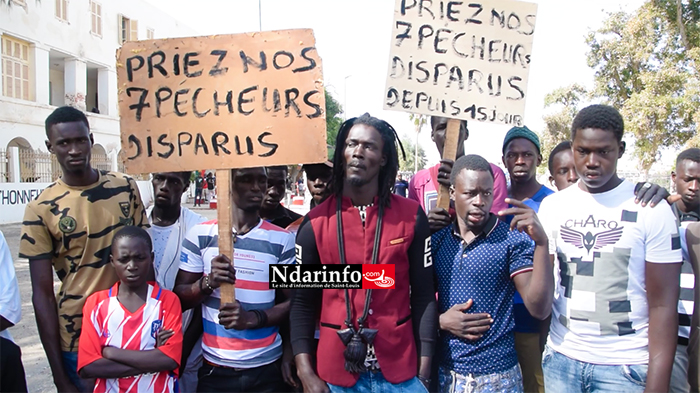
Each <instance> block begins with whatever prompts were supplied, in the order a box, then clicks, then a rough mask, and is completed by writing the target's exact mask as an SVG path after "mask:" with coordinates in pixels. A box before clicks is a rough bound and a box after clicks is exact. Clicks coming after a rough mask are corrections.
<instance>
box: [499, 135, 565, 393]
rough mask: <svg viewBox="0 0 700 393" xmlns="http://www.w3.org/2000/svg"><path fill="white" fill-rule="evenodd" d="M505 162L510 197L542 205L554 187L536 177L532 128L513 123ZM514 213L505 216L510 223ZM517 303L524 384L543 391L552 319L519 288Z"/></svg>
mask: <svg viewBox="0 0 700 393" xmlns="http://www.w3.org/2000/svg"><path fill="white" fill-rule="evenodd" d="M502 159H503V164H504V165H505V166H506V169H507V170H508V174H509V175H510V187H509V188H508V197H509V198H511V199H515V200H518V201H522V202H523V203H524V204H525V205H526V206H528V207H529V208H531V209H533V210H534V211H535V213H537V211H538V210H539V208H540V204H541V203H542V200H544V198H546V197H547V196H548V195H551V194H553V193H554V191H552V190H550V189H549V188H547V187H545V186H543V185H542V184H540V183H539V182H538V181H537V167H538V166H540V164H541V163H542V155H541V154H540V139H539V137H537V134H535V133H534V132H532V131H531V130H530V129H529V128H527V127H525V126H522V127H513V128H511V129H510V130H509V131H508V133H506V137H505V138H504V140H503V158H502ZM511 219H512V217H511V216H506V222H507V223H510V220H511ZM513 301H514V303H515V305H514V307H513V313H514V315H515V330H514V331H515V349H516V351H517V353H518V363H520V368H521V369H522V372H523V385H524V386H525V391H526V392H539V393H544V381H543V378H542V350H543V346H544V339H542V340H541V339H540V336H543V334H542V330H543V329H546V326H541V325H542V324H546V323H548V322H549V321H544V322H543V321H539V320H538V319H536V318H533V317H532V315H530V313H529V312H528V311H527V310H528V309H527V307H525V304H524V302H523V298H522V296H520V292H518V291H516V292H515V296H514V298H513Z"/></svg>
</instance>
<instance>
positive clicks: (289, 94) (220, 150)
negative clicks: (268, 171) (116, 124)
mask: <svg viewBox="0 0 700 393" xmlns="http://www.w3.org/2000/svg"><path fill="white" fill-rule="evenodd" d="M315 45H316V44H315V40H314V35H313V31H312V30H311V29H299V30H283V31H269V32H261V33H250V34H236V35H221V36H211V37H191V38H172V39H165V40H148V41H134V42H125V43H124V45H123V46H122V47H121V49H119V50H118V51H117V77H118V86H119V112H120V117H121V142H122V151H123V153H124V154H123V155H124V159H125V168H126V171H127V172H129V173H147V172H160V171H185V170H198V169H202V168H207V169H229V168H242V167H254V166H269V165H286V164H299V163H315V162H323V161H325V160H326V157H327V151H326V132H325V131H326V123H325V96H324V91H323V76H322V72H321V59H320V57H319V56H318V53H317V52H316V48H315Z"/></svg>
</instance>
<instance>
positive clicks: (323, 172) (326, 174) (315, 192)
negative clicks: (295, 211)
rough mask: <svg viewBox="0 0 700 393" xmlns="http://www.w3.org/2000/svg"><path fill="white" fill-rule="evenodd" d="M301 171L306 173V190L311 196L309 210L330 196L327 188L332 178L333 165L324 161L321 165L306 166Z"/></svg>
mask: <svg viewBox="0 0 700 393" xmlns="http://www.w3.org/2000/svg"><path fill="white" fill-rule="evenodd" d="M303 169H304V172H305V173H306V188H307V189H308V190H309V193H310V194H311V202H310V203H309V208H310V209H313V208H314V207H316V206H318V205H320V204H321V202H323V201H325V200H326V198H328V196H329V195H330V194H331V190H330V188H329V187H330V182H331V178H332V177H333V163H332V162H330V161H326V162H324V163H322V164H306V165H304V166H303Z"/></svg>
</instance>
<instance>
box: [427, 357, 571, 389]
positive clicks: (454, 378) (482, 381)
mask: <svg viewBox="0 0 700 393" xmlns="http://www.w3.org/2000/svg"><path fill="white" fill-rule="evenodd" d="M439 379H440V389H439V391H440V393H523V375H522V373H521V372H520V365H518V364H516V365H515V366H514V367H511V368H510V369H508V370H506V371H503V372H500V373H493V374H482V375H473V374H470V375H462V374H459V373H457V372H455V371H451V370H448V369H445V368H442V367H440V373H439ZM562 393H563V392H562Z"/></svg>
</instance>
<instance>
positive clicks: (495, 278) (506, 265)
mask: <svg viewBox="0 0 700 393" xmlns="http://www.w3.org/2000/svg"><path fill="white" fill-rule="evenodd" d="M432 246H433V262H434V264H435V273H436V275H437V280H438V286H437V287H438V307H439V310H440V313H444V312H445V311H447V310H448V309H449V308H451V307H452V306H454V305H455V304H461V303H466V302H467V301H468V300H469V299H473V300H474V303H473V305H472V307H471V308H470V309H469V310H468V311H467V312H469V313H489V314H490V315H491V317H492V318H493V320H494V322H493V325H491V328H490V329H489V330H488V331H487V332H486V333H485V334H484V336H483V337H481V338H480V339H479V340H476V341H467V340H464V339H461V338H458V337H456V336H454V335H452V334H451V333H449V332H447V331H441V332H440V350H439V352H440V354H441V359H440V365H441V366H442V367H445V368H447V369H451V370H455V371H457V372H458V373H460V374H469V373H473V374H491V373H497V372H503V371H506V370H508V369H510V368H512V367H514V366H515V365H516V364H517V362H518V357H517V355H516V353H515V341H514V338H513V326H514V325H515V323H514V320H513V294H514V293H515V283H514V282H513V277H514V276H515V275H517V274H519V273H523V272H527V271H531V270H532V257H533V254H534V250H535V244H534V242H533V241H532V240H531V239H530V237H529V236H527V235H526V234H524V233H521V232H518V231H511V230H510V228H509V226H508V225H507V224H505V223H503V222H501V221H500V220H498V219H497V218H496V216H495V215H493V214H491V215H490V217H489V221H488V223H487V224H486V228H485V229H484V232H482V233H481V234H480V235H479V236H477V237H476V238H475V239H473V240H472V241H471V242H470V243H469V244H466V243H465V242H464V241H463V240H462V238H461V237H460V235H459V232H458V230H457V229H456V227H455V226H454V225H451V226H448V227H446V228H443V229H442V230H441V231H439V232H437V233H435V234H434V235H433V236H432Z"/></svg>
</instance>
